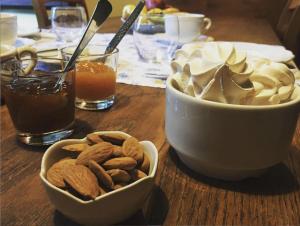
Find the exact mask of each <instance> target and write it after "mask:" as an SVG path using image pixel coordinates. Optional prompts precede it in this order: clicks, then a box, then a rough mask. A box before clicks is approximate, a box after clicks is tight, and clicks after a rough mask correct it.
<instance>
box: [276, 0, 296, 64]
mask: <svg viewBox="0 0 300 226" xmlns="http://www.w3.org/2000/svg"><path fill="white" fill-rule="evenodd" d="M275 30H276V33H277V34H278V36H279V38H280V40H281V41H282V43H283V44H284V46H285V47H286V48H288V49H289V50H291V51H292V52H293V53H294V54H295V56H296V59H295V61H296V63H297V65H298V66H300V0H288V1H287V3H286V5H285V7H284V8H283V10H282V13H281V15H280V17H279V20H278V24H277V26H276V29H275Z"/></svg>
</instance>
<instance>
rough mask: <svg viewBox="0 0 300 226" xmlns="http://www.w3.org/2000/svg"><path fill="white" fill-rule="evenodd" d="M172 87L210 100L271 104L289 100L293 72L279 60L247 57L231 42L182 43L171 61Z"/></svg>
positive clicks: (291, 90)
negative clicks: (277, 61)
mask: <svg viewBox="0 0 300 226" xmlns="http://www.w3.org/2000/svg"><path fill="white" fill-rule="evenodd" d="M171 67H172V70H173V76H172V77H173V79H174V80H175V81H176V83H175V88H177V89H178V90H180V91H182V92H184V93H186V94H188V95H190V96H193V97H195V98H197V99H204V100H209V101H214V102H221V103H228V104H241V105H271V104H280V103H284V102H287V101H289V100H290V98H291V95H292V93H293V91H294V88H295V86H294V83H295V76H294V73H293V72H292V71H291V70H290V69H289V68H288V67H287V66H286V65H285V64H282V63H276V62H271V61H270V60H267V59H261V58H257V59H255V58H252V59H247V55H246V53H245V52H242V51H237V50H236V49H235V48H234V46H233V45H232V44H231V43H225V42H224V43H222V42H220V43H219V42H218V43H217V42H211V43H206V44H205V45H203V46H201V47H200V46H197V45H191V44H187V45H184V46H183V47H182V48H181V49H180V50H178V51H177V52H176V56H175V59H174V60H173V61H172V63H171Z"/></svg>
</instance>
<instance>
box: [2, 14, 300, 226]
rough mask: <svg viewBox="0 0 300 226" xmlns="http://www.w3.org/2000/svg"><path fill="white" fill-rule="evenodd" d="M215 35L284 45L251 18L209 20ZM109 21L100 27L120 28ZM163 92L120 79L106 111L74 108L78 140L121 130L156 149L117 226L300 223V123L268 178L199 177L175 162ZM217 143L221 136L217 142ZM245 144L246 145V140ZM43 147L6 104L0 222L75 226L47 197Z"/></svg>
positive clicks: (114, 20) (116, 21) (262, 22)
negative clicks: (145, 194)
mask: <svg viewBox="0 0 300 226" xmlns="http://www.w3.org/2000/svg"><path fill="white" fill-rule="evenodd" d="M212 19H213V27H212V29H211V30H210V32H209V35H211V36H213V37H214V38H215V39H216V40H228V41H248V42H256V43H265V44H280V42H279V39H278V38H277V36H276V35H275V33H274V32H273V30H272V28H271V26H270V25H269V23H268V22H267V21H266V20H265V19H262V18H259V17H253V18H251V19H249V18H243V17H240V18H237V17H221V16H216V17H212ZM119 25H120V18H118V17H117V18H110V19H109V21H107V22H106V24H105V25H104V26H103V27H102V29H101V31H102V32H115V31H116V30H117V28H118V27H119ZM164 110H165V90H164V89H159V88H149V87H141V86H131V85H123V84H118V86H117V99H116V103H115V104H114V105H113V107H112V108H111V109H109V110H107V111H102V112H89V111H83V110H76V118H77V120H76V128H75V133H74V135H73V136H72V137H73V138H82V137H84V136H85V135H86V134H87V133H90V132H92V131H97V130H121V131H124V132H127V133H129V134H131V135H133V136H135V137H137V138H138V139H139V140H151V141H153V142H154V144H155V145H156V147H157V148H158V150H159V157H160V160H159V167H158V171H157V177H156V187H155V188H154V190H153V193H152V195H151V197H150V198H149V199H148V201H147V203H145V205H144V208H143V210H140V211H139V212H138V213H136V214H135V215H134V216H133V217H132V218H130V219H128V220H127V221H125V222H121V223H120V224H127V225H128V224H142V225H153V224H154V225H162V224H163V225H299V224H300V191H299V185H300V120H299V121H298V127H297V130H296V133H295V136H294V140H293V144H292V146H291V147H290V149H289V156H288V159H287V160H286V161H285V162H284V163H282V164H279V165H277V166H275V167H273V168H272V169H271V170H270V171H269V172H268V173H267V174H266V175H264V176H262V177H261V178H257V179H247V180H244V181H241V182H224V181H219V180H215V179H211V178H207V177H205V176H201V175H198V174H196V173H194V172H192V171H191V170H189V169H188V168H187V167H186V166H184V165H183V164H182V163H181V162H180V161H179V159H178V157H177V155H176V154H175V152H174V150H172V147H170V145H169V144H168V143H167V141H166V138H165V134H164ZM216 142H217V141H216ZM245 145H246V144H245ZM45 150H46V147H28V146H25V145H23V144H20V143H18V142H17V141H16V139H15V129H14V127H13V125H12V122H11V119H10V117H9V114H8V111H7V108H6V106H5V105H4V106H1V153H0V159H1V218H2V219H1V223H2V224H3V225H44V226H46V225H64V226H67V225H76V224H75V223H74V222H72V221H70V220H69V219H67V218H66V217H64V216H63V215H62V214H60V213H59V212H58V211H56V210H55V209H54V208H53V206H52V205H51V203H50V202H49V200H48V198H47V196H46V193H45V190H44V188H43V187H42V184H41V182H40V178H39V171H40V163H41V159H42V156H43V153H44V151H45Z"/></svg>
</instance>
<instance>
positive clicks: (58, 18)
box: [51, 6, 87, 42]
mask: <svg viewBox="0 0 300 226" xmlns="http://www.w3.org/2000/svg"><path fill="white" fill-rule="evenodd" d="M86 23H87V16H86V14H85V11H84V8H83V7H81V6H78V7H71V6H69V7H53V8H52V9H51V25H52V30H53V31H54V32H55V33H56V35H57V37H58V39H59V40H62V41H64V42H72V41H74V40H75V39H77V38H79V37H81V35H82V33H83V31H84V28H85V26H86Z"/></svg>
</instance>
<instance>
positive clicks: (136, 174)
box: [130, 169, 147, 181]
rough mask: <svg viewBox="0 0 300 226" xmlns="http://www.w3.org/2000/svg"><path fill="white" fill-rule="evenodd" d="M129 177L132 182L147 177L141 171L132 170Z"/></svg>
mask: <svg viewBox="0 0 300 226" xmlns="http://www.w3.org/2000/svg"><path fill="white" fill-rule="evenodd" d="M130 176H131V178H132V180H133V181H136V180H139V179H142V178H143V177H146V176H147V175H146V174H145V173H144V172H143V171H141V170H138V169H133V170H131V171H130Z"/></svg>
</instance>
